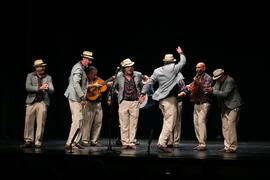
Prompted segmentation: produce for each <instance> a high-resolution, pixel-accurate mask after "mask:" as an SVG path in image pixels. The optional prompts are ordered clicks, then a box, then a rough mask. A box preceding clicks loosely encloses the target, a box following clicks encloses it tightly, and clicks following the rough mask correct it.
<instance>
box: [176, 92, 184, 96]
mask: <svg viewBox="0 0 270 180" xmlns="http://www.w3.org/2000/svg"><path fill="white" fill-rule="evenodd" d="M184 95H185V93H184V92H180V93H179V94H177V96H178V97H182V96H184Z"/></svg>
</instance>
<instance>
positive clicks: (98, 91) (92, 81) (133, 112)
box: [20, 46, 242, 153]
mask: <svg viewBox="0 0 270 180" xmlns="http://www.w3.org/2000/svg"><path fill="white" fill-rule="evenodd" d="M176 51H177V53H178V54H179V56H180V60H179V61H178V62H177V60H176V59H175V58H174V56H173V54H165V56H164V58H163V59H162V61H163V65H162V66H161V67H159V68H156V69H155V70H154V72H153V74H152V75H151V76H150V77H148V76H147V75H143V74H142V73H141V72H139V71H135V69H134V64H135V62H133V61H132V60H131V59H130V58H127V59H125V60H123V61H122V62H121V63H120V65H121V69H120V71H119V72H116V73H115V76H112V77H111V78H109V79H107V80H105V81H104V80H103V79H101V78H100V77H98V75H97V73H98V69H97V68H96V67H94V66H92V65H91V64H92V62H93V61H94V57H93V53H92V52H91V51H83V53H82V55H81V60H80V61H79V62H77V63H76V64H75V65H74V66H73V68H72V70H71V73H70V76H69V84H68V87H67V89H66V91H65V93H64V95H65V97H66V98H67V99H68V102H69V106H70V111H71V118H72V123H71V126H70V131H69V135H68V138H67V141H66V145H65V148H66V149H84V148H85V147H89V146H96V147H101V146H102V144H100V143H99V142H98V139H99V136H100V132H101V127H102V118H103V111H102V105H101V97H102V93H103V92H105V91H106V90H107V87H109V88H110V90H109V92H108V97H107V103H108V105H109V106H110V105H112V100H113V96H114V95H115V96H116V97H117V103H118V116H119V124H120V125H119V126H120V137H121V148H122V149H132V150H135V149H136V145H137V144H136V133H137V127H138V119H139V114H140V113H139V112H140V107H141V106H142V104H145V102H146V101H147V100H146V99H147V97H148V95H149V92H150V90H151V91H152V93H153V94H152V96H151V97H152V100H154V101H156V102H158V103H159V108H160V110H161V112H162V114H163V126H162V130H161V132H160V135H159V139H158V143H157V147H158V149H160V150H161V151H162V152H166V153H170V152H171V149H170V148H179V147H180V138H181V111H182V106H183V102H182V100H183V97H184V96H189V97H190V100H191V101H192V102H194V112H193V123H194V130H195V134H196V137H197V140H198V146H196V147H194V150H196V151H205V150H207V148H206V139H207V128H206V119H207V114H208V111H209V109H210V107H211V99H212V98H213V97H214V96H215V97H216V98H217V102H218V104H219V107H220V108H221V120H222V132H223V137H224V148H222V149H221V150H219V151H220V152H226V153H232V152H236V150H237V147H238V146H237V132H236V124H237V122H238V118H239V113H240V107H241V105H242V100H241V97H240V94H239V92H238V88H237V85H236V82H235V80H234V79H233V78H232V77H231V76H229V75H228V74H226V73H225V71H224V70H223V69H216V70H215V71H214V72H213V77H211V76H210V75H208V74H207V73H206V72H205V71H206V65H205V63H203V62H199V63H198V64H197V65H196V76H195V77H194V78H193V81H192V82H191V83H190V84H188V85H186V84H185V82H184V77H183V75H182V73H181V70H182V68H183V67H184V66H185V64H186V57H185V55H184V53H183V51H182V48H181V47H180V46H178V47H177V48H176ZM45 67H46V64H45V63H44V62H43V60H42V59H37V60H35V61H34V68H35V71H34V72H31V73H29V74H28V75H27V78H26V90H27V92H28V95H27V98H26V113H25V128H24V141H25V143H24V144H22V145H20V147H21V148H31V147H35V148H41V147H42V139H43V134H44V127H45V121H46V116H47V108H48V106H49V104H50V99H49V94H52V93H53V92H54V86H53V83H52V77H51V76H50V75H48V74H46V73H45ZM155 84H157V85H158V87H157V89H156V90H154V91H153V87H154V85H155ZM35 121H36V130H35V129H34V127H35V126H34V125H35ZM34 134H35V135H34Z"/></svg>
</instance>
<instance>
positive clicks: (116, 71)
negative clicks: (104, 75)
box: [114, 66, 120, 74]
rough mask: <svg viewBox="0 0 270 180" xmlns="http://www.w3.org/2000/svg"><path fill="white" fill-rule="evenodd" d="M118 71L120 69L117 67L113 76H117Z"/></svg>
mask: <svg viewBox="0 0 270 180" xmlns="http://www.w3.org/2000/svg"><path fill="white" fill-rule="evenodd" d="M119 70H120V67H119V66H118V67H117V68H116V70H115V72H114V74H117V73H118V71H119Z"/></svg>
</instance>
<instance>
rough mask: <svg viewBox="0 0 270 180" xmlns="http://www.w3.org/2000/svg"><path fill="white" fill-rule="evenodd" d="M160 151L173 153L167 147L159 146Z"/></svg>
mask: <svg viewBox="0 0 270 180" xmlns="http://www.w3.org/2000/svg"><path fill="white" fill-rule="evenodd" d="M158 149H160V150H161V151H163V152H165V153H171V151H170V150H169V149H168V148H167V147H164V146H162V145H160V144H158Z"/></svg>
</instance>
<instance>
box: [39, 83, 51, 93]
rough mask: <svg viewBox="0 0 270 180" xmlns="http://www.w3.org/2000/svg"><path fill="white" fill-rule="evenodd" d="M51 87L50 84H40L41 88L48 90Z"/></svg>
mask: <svg viewBox="0 0 270 180" xmlns="http://www.w3.org/2000/svg"><path fill="white" fill-rule="evenodd" d="M48 89H49V84H48V83H46V84H43V85H42V86H40V88H39V90H41V91H42V90H48Z"/></svg>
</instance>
